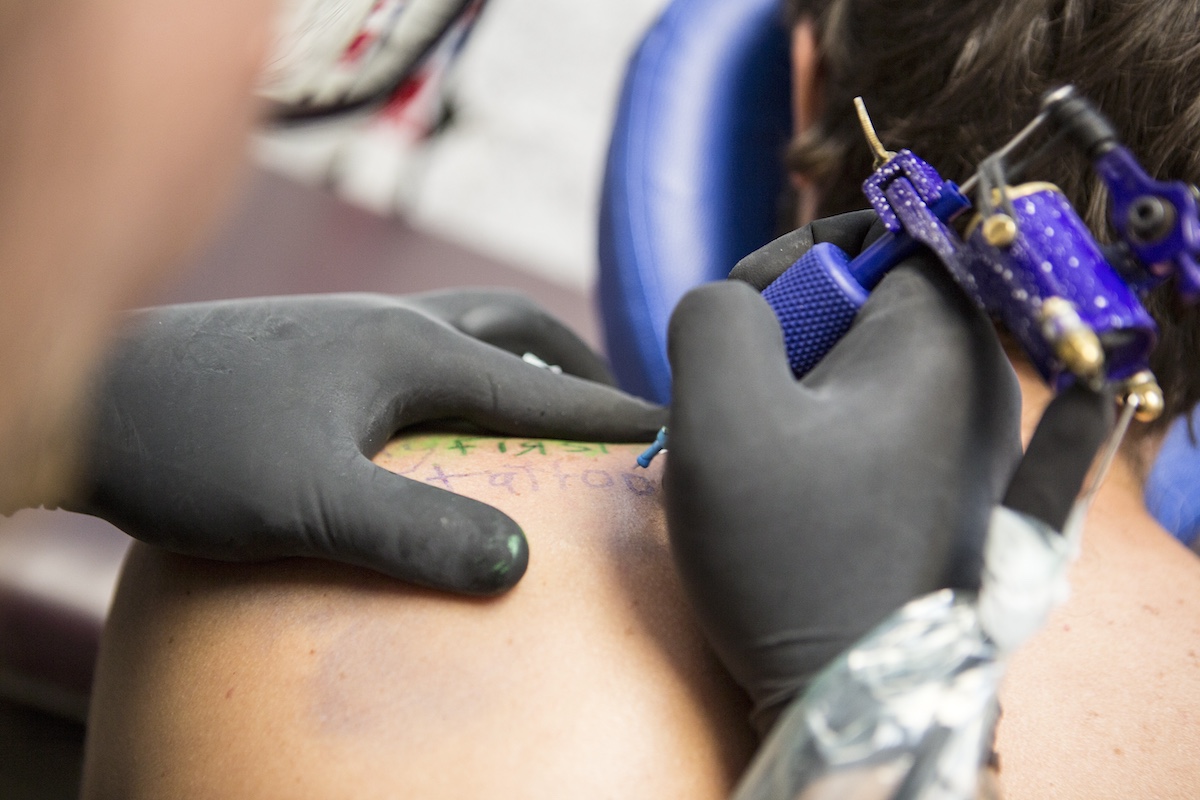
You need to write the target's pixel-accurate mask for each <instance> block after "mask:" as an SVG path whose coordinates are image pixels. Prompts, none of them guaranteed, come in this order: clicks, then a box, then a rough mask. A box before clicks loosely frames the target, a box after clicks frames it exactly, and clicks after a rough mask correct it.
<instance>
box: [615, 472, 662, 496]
mask: <svg viewBox="0 0 1200 800" xmlns="http://www.w3.org/2000/svg"><path fill="white" fill-rule="evenodd" d="M621 480H623V481H624V482H625V488H627V489H628V490H629V491H631V492H633V493H634V494H636V495H637V496H638V497H650V496H651V495H653V494H654V493H655V492H657V491H658V488H657V487H656V486H655V485H654V483H653V482H652V481H650V480H649V479H647V478H643V477H642V476H641V475H634V474H633V473H631V472H622V473H621Z"/></svg>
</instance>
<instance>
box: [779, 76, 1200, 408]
mask: <svg viewBox="0 0 1200 800" xmlns="http://www.w3.org/2000/svg"><path fill="white" fill-rule="evenodd" d="M859 114H860V118H861V119H862V122H863V128H864V132H865V133H866V135H867V138H868V140H869V141H870V142H871V145H872V148H873V149H874V150H875V153H876V159H877V160H876V169H875V171H874V173H872V175H871V176H870V177H869V178H868V179H867V180H866V182H865V183H864V184H863V191H864V193H865V194H866V196H867V199H868V200H869V201H870V203H871V205H872V207H873V208H874V209H875V211H876V213H877V214H878V215H879V218H880V220H881V221H882V222H883V224H884V226H885V227H886V229H887V232H886V233H884V234H883V236H881V237H880V238H879V239H878V240H876V241H875V242H874V243H873V244H872V245H871V246H870V247H868V248H866V249H865V250H863V252H862V253H861V254H860V255H859V256H858V257H856V258H854V259H851V258H850V257H849V256H848V255H847V254H846V253H845V252H844V251H842V250H841V249H839V248H838V247H836V246H835V245H832V244H829V243H821V244H817V245H816V246H814V247H813V248H812V249H811V250H810V251H809V252H808V253H806V254H805V255H804V256H803V257H801V258H800V259H799V260H798V261H797V262H796V263H795V264H794V265H792V266H791V267H790V268H789V269H788V270H787V271H786V272H785V273H784V274H783V275H781V276H780V277H779V278H778V279H777V280H776V281H775V282H774V283H772V284H771V285H770V286H768V287H767V289H766V290H765V291H764V292H763V296H764V297H765V298H766V299H767V301H768V302H769V303H770V304H771V306H772V308H773V309H774V310H775V313H776V315H777V316H778V318H779V320H780V322H781V324H782V326H783V330H784V338H785V341H786V343H787V351H788V360H789V362H790V363H791V366H792V370H793V372H794V373H795V374H796V376H797V377H800V376H801V375H803V374H805V373H806V372H808V370H810V369H811V368H812V367H813V366H814V365H815V364H816V363H817V362H818V361H820V360H821V358H822V357H823V356H824V355H825V353H826V352H828V351H829V349H830V348H832V347H833V345H834V344H836V343H837V341H838V340H839V339H841V337H842V336H843V335H845V333H846V331H847V330H849V328H850V325H851V323H852V322H853V321H854V317H855V315H856V314H857V313H858V310H859V308H861V307H862V305H863V303H865V302H866V299H867V295H868V294H869V292H870V290H871V289H872V288H874V286H875V285H876V284H877V283H878V282H879V280H880V279H881V278H882V277H883V276H884V275H885V274H886V273H887V272H888V270H890V269H891V268H892V267H894V266H896V265H897V264H899V263H900V262H901V261H903V260H904V259H905V258H906V257H908V256H909V255H911V254H912V253H913V252H915V251H916V250H917V249H918V248H919V247H921V246H922V245H923V246H925V247H928V248H929V249H930V250H932V251H933V252H934V253H935V254H936V255H937V256H938V258H939V259H941V261H942V263H944V264H945V265H946V267H947V269H949V271H950V273H951V274H952V275H953V276H954V278H955V279H956V280H957V281H958V283H959V285H960V286H962V288H963V289H964V290H965V291H966V292H967V294H968V295H969V296H970V297H971V298H972V299H973V300H974V301H975V302H976V303H977V304H978V305H979V306H980V307H981V308H983V309H984V310H985V311H986V312H987V313H989V314H990V315H992V316H993V317H994V318H996V319H998V320H999V321H1000V322H1002V323H1003V324H1004V327H1005V328H1006V329H1007V330H1008V331H1009V332H1010V333H1011V334H1012V335H1013V336H1014V337H1015V338H1016V339H1017V340H1018V341H1019V342H1020V343H1021V345H1022V347H1023V348H1024V349H1025V351H1026V353H1027V354H1028V355H1029V358H1030V360H1031V361H1032V362H1033V364H1034V365H1035V366H1036V367H1037V369H1038V371H1039V372H1040V373H1041V375H1042V377H1043V378H1044V379H1045V380H1046V382H1047V383H1048V384H1049V385H1050V386H1052V387H1054V388H1055V389H1063V388H1065V387H1066V386H1068V385H1070V384H1071V383H1072V382H1073V381H1076V380H1082V381H1085V382H1087V383H1088V384H1089V385H1092V386H1095V387H1098V386H1099V385H1101V384H1103V383H1111V384H1114V385H1115V386H1116V388H1117V391H1118V396H1119V397H1122V398H1134V400H1135V402H1136V403H1137V414H1138V417H1139V418H1140V419H1143V420H1149V419H1153V418H1155V417H1156V416H1158V414H1160V413H1161V411H1162V392H1161V390H1160V389H1159V387H1158V384H1157V381H1156V379H1155V377H1154V375H1153V373H1151V372H1150V369H1149V363H1148V359H1149V356H1150V352H1151V350H1152V349H1153V348H1154V344H1155V341H1156V338H1157V327H1156V326H1155V324H1154V321H1153V320H1152V319H1151V318H1150V315H1149V314H1148V313H1147V312H1146V310H1145V308H1144V307H1143V306H1142V304H1141V302H1140V300H1139V295H1140V294H1142V293H1144V292H1146V291H1148V290H1149V289H1152V288H1154V287H1155V286H1158V285H1159V284H1161V283H1163V282H1165V281H1168V280H1174V281H1175V286H1176V289H1177V291H1178V293H1179V295H1180V296H1181V298H1182V299H1184V300H1185V301H1186V302H1195V301H1196V300H1197V299H1198V298H1200V266H1198V265H1197V257H1198V255H1200V216H1198V214H1197V196H1198V195H1197V190H1196V188H1195V187H1193V186H1190V185H1188V184H1186V183H1183V182H1180V181H1172V182H1162V181H1157V180H1154V179H1153V178H1151V177H1150V176H1149V175H1147V174H1146V172H1145V171H1144V170H1143V169H1142V168H1141V166H1140V165H1139V164H1138V162H1137V160H1136V159H1135V158H1134V157H1133V155H1132V154H1131V153H1130V152H1129V150H1127V149H1126V148H1125V147H1123V146H1122V145H1121V144H1120V143H1119V142H1118V140H1117V137H1116V133H1115V131H1114V130H1113V128H1112V126H1111V124H1110V123H1109V122H1108V120H1106V119H1105V118H1104V117H1103V116H1102V115H1101V114H1100V113H1099V112H1098V111H1097V110H1096V109H1095V108H1094V107H1093V106H1092V105H1091V104H1090V103H1089V102H1088V101H1087V100H1085V99H1084V98H1083V97H1081V96H1080V95H1079V94H1077V93H1076V92H1075V91H1074V89H1073V88H1072V87H1070V86H1065V87H1062V88H1060V89H1057V90H1055V91H1052V92H1050V93H1048V94H1047V95H1046V96H1045V97H1044V98H1043V100H1042V104H1041V111H1040V113H1039V114H1038V115H1037V116H1036V117H1035V118H1034V120H1033V121H1032V122H1030V123H1029V125H1027V126H1026V127H1025V128H1024V129H1023V130H1022V131H1021V132H1020V133H1018V134H1017V135H1016V136H1015V137H1014V138H1013V139H1012V140H1011V141H1009V142H1008V144H1006V145H1005V146H1004V147H1002V148H1001V149H1000V150H998V151H996V152H995V153H993V154H992V155H990V156H988V157H987V158H986V159H984V160H983V161H982V162H981V163H980V165H979V167H978V169H977V172H976V173H975V175H974V176H973V177H971V179H970V180H968V181H967V182H966V183H964V184H963V186H962V188H961V189H960V188H959V187H958V186H956V185H955V184H954V183H953V182H952V181H945V180H942V178H941V176H940V175H938V173H937V171H936V170H934V169H933V168H932V167H931V166H929V165H928V164H927V163H925V162H924V161H922V160H921V159H920V158H918V157H917V156H916V155H914V154H913V153H912V152H910V151H908V150H901V151H900V152H899V153H891V152H888V151H886V150H884V148H883V146H882V145H881V144H880V143H879V141H878V139H877V138H876V137H875V134H874V131H873V130H872V129H871V127H870V121H869V120H868V119H867V117H866V113H865V109H863V107H862V105H861V102H859ZM1042 128H1046V129H1049V131H1050V134H1051V135H1050V136H1049V137H1047V139H1046V141H1045V142H1044V143H1043V144H1042V145H1041V147H1040V148H1039V149H1038V150H1037V151H1036V152H1035V153H1034V155H1033V156H1031V157H1029V158H1027V159H1025V160H1024V161H1023V162H1021V163H1019V164H1017V165H1016V166H1015V167H1013V168H1011V169H1009V167H1008V159H1009V157H1010V156H1011V155H1012V154H1013V153H1014V152H1015V151H1016V150H1017V149H1018V148H1019V147H1021V145H1023V144H1025V143H1026V142H1027V141H1028V140H1029V139H1030V138H1031V135H1032V134H1033V133H1034V132H1035V131H1037V130H1039V129H1042ZM1063 142H1067V143H1069V144H1070V145H1071V146H1073V147H1075V148H1077V149H1078V150H1079V151H1080V152H1082V153H1083V154H1084V155H1085V156H1086V157H1087V158H1088V159H1089V160H1090V161H1091V163H1092V166H1093V169H1094V170H1095V171H1096V174H1097V175H1098V176H1099V177H1100V179H1101V180H1102V181H1103V182H1104V184H1105V185H1106V186H1107V188H1108V190H1109V193H1110V195H1111V205H1110V209H1109V221H1110V223H1111V225H1112V229H1113V231H1114V233H1115V234H1116V239H1115V243H1114V244H1112V245H1108V246H1103V247H1102V246H1101V245H1100V244H1099V243H1098V242H1097V241H1096V240H1095V238H1094V237H1093V236H1092V234H1091V232H1090V231H1088V229H1087V226H1086V225H1084V223H1083V221H1082V220H1081V219H1080V218H1079V215H1078V214H1077V213H1076V212H1075V210H1074V209H1073V208H1072V207H1071V204H1070V202H1069V201H1068V200H1067V199H1066V197H1065V196H1064V195H1063V194H1062V192H1061V191H1059V189H1058V188H1057V187H1055V186H1054V185H1052V184H1049V183H1042V182H1032V183H1023V184H1019V185H1012V184H1011V183H1010V181H1011V180H1012V179H1014V178H1016V177H1017V176H1018V175H1019V173H1020V172H1021V171H1023V167H1024V165H1025V164H1028V163H1030V162H1033V161H1035V160H1036V158H1037V157H1039V156H1040V155H1044V154H1045V153H1046V152H1047V151H1048V150H1049V149H1050V148H1052V147H1056V146H1062V143H1063ZM972 194H973V195H974V202H972V200H971V196H972ZM972 212H973V213H972ZM967 214H971V216H970V217H969V218H967V217H966V216H965V215H967ZM964 223H965V224H964ZM960 231H961V233H960Z"/></svg>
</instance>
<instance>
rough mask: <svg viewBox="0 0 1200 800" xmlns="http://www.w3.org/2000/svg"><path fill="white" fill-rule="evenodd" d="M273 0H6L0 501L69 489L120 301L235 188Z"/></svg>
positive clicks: (1, 20) (180, 248)
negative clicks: (89, 386)
mask: <svg viewBox="0 0 1200 800" xmlns="http://www.w3.org/2000/svg"><path fill="white" fill-rule="evenodd" d="M275 5H276V3H275V2H274V0H245V1H244V2H236V3H216V4H213V3H187V2H172V1H171V0H168V2H159V3H154V2H146V0H49V2H45V3H25V2H15V1H14V0H3V2H0V109H3V115H2V116H3V122H0V285H3V286H4V291H3V293H0V371H2V372H3V374H4V376H5V386H6V389H5V391H4V392H3V395H2V396H0V510H4V511H11V510H13V509H14V508H17V507H20V506H21V505H25V504H29V503H31V502H32V503H37V502H41V501H47V502H55V501H56V500H57V499H60V498H61V497H62V496H63V494H64V493H65V490H66V487H68V486H69V481H70V477H71V474H72V469H71V467H72V458H73V456H74V455H75V453H74V445H75V444H76V443H77V442H78V441H79V436H78V432H79V430H80V428H81V426H82V425H84V424H85V423H84V422H83V421H82V419H81V411H80V405H81V399H80V393H81V392H82V390H83V387H84V386H85V385H86V382H87V380H88V379H89V377H90V370H91V368H92V367H93V365H94V364H95V363H96V362H97V360H98V357H99V354H100V353H101V352H102V350H103V348H104V345H105V343H106V341H107V340H108V338H109V336H110V335H111V332H112V327H113V325H114V322H115V319H116V312H117V311H118V310H120V309H124V308H129V307H132V306H134V305H137V304H138V303H140V302H144V301H145V300H146V299H148V298H149V297H150V296H151V291H152V289H153V288H154V287H155V286H156V285H157V284H158V283H159V282H160V281H161V280H162V279H163V278H164V276H165V275H166V274H168V272H169V270H170V268H171V265H172V264H174V263H176V262H177V260H178V259H179V258H180V256H181V255H183V254H184V253H186V252H187V251H188V250H189V249H190V248H191V247H193V246H195V244H196V243H197V241H198V240H199V239H200V237H201V236H202V235H203V233H204V231H205V230H207V229H208V228H209V227H210V225H211V223H212V222H213V220H214V217H216V215H217V214H218V213H219V211H220V209H221V208H222V206H223V203H224V202H225V201H226V200H227V199H228V197H229V195H230V193H231V190H232V188H233V186H234V184H235V182H236V178H237V175H238V172H239V169H240V167H241V165H242V163H243V160H244V151H245V143H246V137H247V135H248V134H249V132H250V129H251V127H252V126H253V124H254V123H255V121H256V114H257V109H258V103H257V101H256V100H255V96H254V91H253V88H254V85H255V81H256V78H257V76H258V74H259V70H260V67H261V64H262V63H263V60H264V57H265V53H266V49H267V46H268V45H269V43H270V22H271V18H272V13H273V11H274V8H275Z"/></svg>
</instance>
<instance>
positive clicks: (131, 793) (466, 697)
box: [83, 435, 754, 798]
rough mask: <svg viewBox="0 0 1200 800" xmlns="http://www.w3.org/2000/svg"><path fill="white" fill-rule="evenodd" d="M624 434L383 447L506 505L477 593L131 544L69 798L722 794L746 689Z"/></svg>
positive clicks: (656, 489) (747, 736)
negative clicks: (683, 574) (504, 525)
mask: <svg viewBox="0 0 1200 800" xmlns="http://www.w3.org/2000/svg"><path fill="white" fill-rule="evenodd" d="M639 449H640V448H638V447H636V446H629V445H626V446H622V445H589V444H577V443H565V442H551V441H523V440H505V439H482V438H475V437H460V436H421V435H418V436H416V437H410V438H407V439H401V440H397V441H394V442H393V443H392V444H391V445H389V447H388V448H386V449H385V450H384V451H383V452H382V453H381V454H380V455H379V456H378V457H377V458H376V461H377V463H379V464H381V465H383V466H384V467H386V468H388V469H391V470H393V471H396V472H400V473H403V474H406V475H407V476H408V477H411V478H415V479H418V480H422V481H425V482H428V483H431V484H432V485H436V486H439V487H441V488H444V489H448V490H452V491H456V492H460V493H463V494H468V495H471V496H474V497H476V498H477V499H480V500H483V501H484V502H488V503H491V504H492V505H495V506H496V507H498V508H500V509H501V510H502V511H504V512H505V513H508V514H510V515H511V516H512V517H513V518H514V519H516V520H517V522H518V523H519V524H521V525H522V527H523V528H524V530H525V532H526V534H527V536H528V537H529V541H530V553H531V555H530V562H529V570H528V572H527V574H526V576H525V577H524V579H523V580H522V581H521V583H520V584H519V585H518V586H517V587H516V588H515V589H513V590H512V591H511V592H509V593H507V594H506V595H504V596H502V597H500V598H497V599H494V600H478V599H465V598H458V597H451V596H449V595H444V594H440V593H435V592H431V591H427V590H423V589H419V588H413V587H409V586H404V585H401V584H399V583H397V582H394V581H391V580H388V579H387V578H384V577H382V576H379V575H376V574H374V573H371V572H368V571H365V570H360V569H355V568H350V567H344V566H340V565H336V564H332V563H326V562H320V561H308V560H289V561H280V562H271V563H265V564H250V565H246V564H230V563H221V562H211V561H202V560H197V559H190V558H185V557H181V556H175V555H172V554H168V553H166V552H164V551H160V550H156V549H153V548H150V547H145V546H140V545H138V546H135V549H134V551H133V552H132V554H131V556H130V558H129V561H128V562H127V565H126V568H125V573H124V576H123V578H122V582H121V586H120V589H119V591H118V595H117V598H116V601H115V603H114V607H113V610H112V614H111V616H110V621H109V627H108V629H107V631H106V634H105V639H104V642H103V646H102V651H101V657H100V663H99V666H98V670H97V676H96V683H95V689H94V695H93V698H94V699H93V705H92V709H91V718H90V729H89V737H88V745H87V758H86V766H85V780H84V783H85V788H84V792H83V795H84V797H90V798H102V797H103V798H106V797H114V798H115V797H122V798H140V797H156V798H158V797H179V798H185V797H200V796H203V797H322V798H335V797H355V798H360V797H426V798H436V797H483V796H495V797H530V798H535V797H555V798H561V797H573V798H574V797H578V798H587V797H622V798H637V797H647V798H649V797H654V798H661V797H690V798H703V797H713V798H717V797H725V796H727V794H728V793H729V791H730V789H731V787H732V785H733V783H734V781H736V779H737V777H738V776H739V775H740V774H741V772H742V770H743V769H744V766H745V764H746V763H747V761H748V759H749V756H750V755H751V753H752V750H753V747H754V743H753V738H752V734H751V732H750V728H749V726H748V723H747V721H746V720H747V705H746V701H745V699H744V697H743V696H742V694H741V692H740V691H739V690H738V689H737V688H736V687H735V686H734V685H733V684H732V682H731V681H730V680H729V678H728V677H727V676H726V674H725V673H724V671H723V670H722V669H721V667H720V666H719V664H718V663H717V662H716V660H715V658H714V657H713V656H712V655H711V654H710V653H709V651H708V649H707V647H706V646H705V644H704V643H703V640H702V639H701V637H700V634H699V632H698V630H697V629H696V628H695V626H694V625H693V623H692V620H691V617H690V614H689V612H688V610H687V608H686V606H685V603H684V598H683V596H682V594H681V592H680V589H679V586H678V584H677V582H676V579H675V576H674V571H673V568H672V564H671V560H670V554H669V552H668V550H667V542H666V534H665V529H664V525H663V519H662V511H661V507H660V499H661V486H660V484H659V477H660V467H659V465H655V466H654V467H653V468H652V469H651V470H650V471H644V470H640V469H637V468H635V466H634V463H635V462H634V459H635V457H636V455H637V453H638V451H639Z"/></svg>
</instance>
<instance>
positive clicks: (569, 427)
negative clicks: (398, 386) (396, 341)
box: [393, 339, 667, 442]
mask: <svg viewBox="0 0 1200 800" xmlns="http://www.w3.org/2000/svg"><path fill="white" fill-rule="evenodd" d="M429 368H430V370H431V374H430V376H429V379H428V380H424V381H419V382H418V385H420V386H424V387H426V388H425V389H424V390H423V391H421V392H420V393H419V394H417V395H415V396H413V397H412V398H411V399H410V402H409V403H408V404H406V406H404V407H401V408H400V409H399V411H400V414H401V416H400V417H399V418H397V419H395V420H393V422H394V427H393V430H397V429H399V428H400V427H404V426H405V425H409V424H413V423H415V422H428V421H431V420H437V419H460V420H465V421H467V422H470V423H473V424H475V425H478V426H480V427H482V428H484V429H486V430H488V431H494V432H496V433H501V434H508V435H515V436H538V437H547V438H555V439H575V440H581V441H601V442H642V441H649V440H651V439H653V438H654V435H655V433H657V432H658V429H659V428H661V427H662V426H663V425H664V424H665V423H666V416H667V412H666V409H664V408H663V407H662V406H658V405H654V404H653V403H648V402H646V401H645V400H642V399H640V398H637V397H633V396H632V395H628V394H626V393H624V392H622V391H620V390H619V389H614V388H612V387H611V386H605V385H603V384H599V383H595V382H593V381H590V380H585V379H583V378H578V377H575V376H574V375H565V374H557V373H555V372H552V371H551V370H548V369H544V368H542V367H536V366H533V365H532V364H527V363H525V362H524V361H522V360H521V359H519V358H515V357H514V356H512V355H511V354H509V353H502V352H500V351H498V350H496V349H495V348H493V347H491V346H489V345H487V344H484V343H482V342H478V341H474V340H470V339H464V340H463V341H462V342H459V343H458V345H457V346H456V347H454V348H447V350H446V353H445V356H444V357H443V358H442V359H441V360H440V361H438V362H437V363H436V364H432V365H430V367H429ZM445 387H452V390H447V389H446V388H445Z"/></svg>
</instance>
